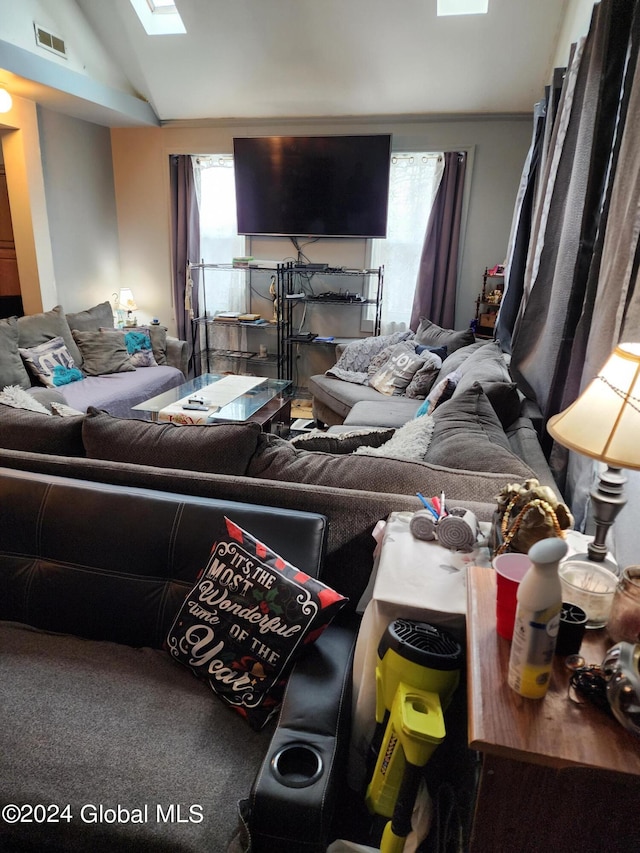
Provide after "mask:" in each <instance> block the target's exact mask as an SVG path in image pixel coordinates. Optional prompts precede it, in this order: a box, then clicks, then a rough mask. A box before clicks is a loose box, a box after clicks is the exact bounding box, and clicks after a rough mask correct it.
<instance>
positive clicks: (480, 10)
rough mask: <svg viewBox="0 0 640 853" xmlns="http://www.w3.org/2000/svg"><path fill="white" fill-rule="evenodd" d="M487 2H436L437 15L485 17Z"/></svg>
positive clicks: (487, 0) (480, 0) (447, 0)
mask: <svg viewBox="0 0 640 853" xmlns="http://www.w3.org/2000/svg"><path fill="white" fill-rule="evenodd" d="M488 10H489V0H438V15H439V16H444V15H486V14H487V11H488Z"/></svg>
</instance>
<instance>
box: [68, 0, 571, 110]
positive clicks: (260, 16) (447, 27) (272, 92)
mask: <svg viewBox="0 0 640 853" xmlns="http://www.w3.org/2000/svg"><path fill="white" fill-rule="evenodd" d="M76 2H77V5H78V6H79V7H80V9H81V10H82V11H83V13H84V15H85V16H86V18H87V20H88V22H89V24H90V26H91V28H92V29H93V30H94V32H95V34H96V35H97V37H98V39H99V40H100V41H101V43H102V44H103V45H104V47H105V49H106V50H107V52H108V53H109V54H110V56H111V57H112V58H113V60H114V61H115V62H116V63H117V64H118V66H119V67H120V69H121V70H122V71H123V72H124V74H125V75H126V77H127V78H128V79H129V81H130V82H131V84H132V86H133V88H134V89H135V90H136V91H137V92H138V93H140V94H141V95H142V96H143V97H144V98H146V99H147V100H148V101H149V103H150V104H151V106H152V108H153V110H154V111H155V113H156V114H157V116H158V117H159V118H160V119H161V120H162V121H167V120H174V119H182V120H196V119H220V118H261V117H285V116H286V117H298V116H300V117H303V116H304V117H307V116H309V117H311V116H360V115H379V116H385V115H411V114H440V115H441V114H458V115H459V114H483V113H501V114H504V113H518V112H529V111H530V110H531V109H532V106H533V104H534V103H535V101H536V100H538V99H539V97H540V95H541V93H542V91H543V88H544V85H545V83H547V82H548V80H549V74H550V70H551V67H552V65H553V59H554V55H555V52H556V48H557V43H558V36H559V33H560V28H561V25H562V21H563V17H564V15H565V12H566V8H567V3H568V0H490V3H489V13H488V14H487V15H471V16H464V17H444V18H438V17H436V0H396V2H390V0H176V5H177V7H178V10H179V12H180V14H181V16H182V19H183V21H184V24H185V26H186V29H187V34H186V35H173V36H148V35H147V34H146V33H145V31H144V30H143V28H142V25H141V24H140V22H139V20H138V18H137V16H136V14H135V12H134V10H133V8H132V7H131V4H130V2H129V0H108V2H104V0H76Z"/></svg>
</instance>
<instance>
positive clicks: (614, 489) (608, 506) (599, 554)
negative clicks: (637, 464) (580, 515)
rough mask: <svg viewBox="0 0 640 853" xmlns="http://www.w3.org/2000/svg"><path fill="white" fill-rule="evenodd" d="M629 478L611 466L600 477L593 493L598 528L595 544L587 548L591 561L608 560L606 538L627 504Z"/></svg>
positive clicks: (594, 517)
mask: <svg viewBox="0 0 640 853" xmlns="http://www.w3.org/2000/svg"><path fill="white" fill-rule="evenodd" d="M626 482H627V478H626V477H625V476H624V475H623V473H622V471H621V469H620V468H613V467H612V466H611V465H609V466H608V467H607V470H606V471H604V472H603V473H602V474H601V475H600V480H599V482H598V485H597V487H596V488H595V489H594V490H593V491H592V492H591V504H592V506H593V520H594V522H595V526H596V532H595V536H594V537H593V542H590V543H589V545H588V546H587V552H588V554H589V559H591V560H593V561H594V562H596V563H603V562H604V561H605V560H606V558H607V546H606V544H605V543H606V538H607V533H608V532H609V528H610V527H611V526H612V525H613V522H614V521H615V519H616V517H617V515H618V513H619V512H620V510H621V509H622V507H623V506H624V505H625V504H626V502H627V499H626V498H625V496H624V484H625V483H626Z"/></svg>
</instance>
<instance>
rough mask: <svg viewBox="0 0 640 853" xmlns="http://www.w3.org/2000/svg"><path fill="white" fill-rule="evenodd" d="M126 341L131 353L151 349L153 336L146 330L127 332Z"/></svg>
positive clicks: (128, 350)
mask: <svg viewBox="0 0 640 853" xmlns="http://www.w3.org/2000/svg"><path fill="white" fill-rule="evenodd" d="M124 342H125V345H126V347H127V352H128V353H129V355H133V354H134V352H143V351H144V350H150V349H151V338H150V337H149V335H148V334H145V333H144V332H126V333H125V336H124Z"/></svg>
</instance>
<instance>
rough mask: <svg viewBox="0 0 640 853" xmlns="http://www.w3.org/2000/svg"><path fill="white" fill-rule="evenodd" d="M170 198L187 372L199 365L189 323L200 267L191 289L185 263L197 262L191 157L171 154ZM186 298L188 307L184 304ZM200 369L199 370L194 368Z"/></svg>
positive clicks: (179, 327)
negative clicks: (189, 347) (187, 354)
mask: <svg viewBox="0 0 640 853" xmlns="http://www.w3.org/2000/svg"><path fill="white" fill-rule="evenodd" d="M170 169H171V200H172V205H171V207H172V226H173V300H174V305H175V312H176V325H177V332H178V337H179V338H180V339H181V340H184V341H191V344H192V347H193V352H192V357H191V364H190V372H191V373H193V372H194V370H195V366H196V365H199V364H200V359H199V357H198V337H197V336H196V335H194V334H193V331H192V325H193V324H192V322H191V320H192V319H193V317H194V316H197V314H198V284H199V278H200V271H199V270H192V274H191V281H192V282H193V288H192V289H191V293H190V294H189V292H188V290H189V289H188V288H187V279H188V276H187V263H188V262H189V261H190V262H191V263H199V262H200V211H199V208H198V196H197V192H196V183H195V176H194V174H193V166H192V162H191V156H190V155H188V154H186V155H183V154H180V155H172V156H171V157H170ZM187 297H189V299H190V303H191V307H189V306H188V302H187V304H185V299H187ZM195 372H199V371H197V370H196V371H195Z"/></svg>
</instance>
